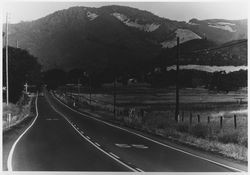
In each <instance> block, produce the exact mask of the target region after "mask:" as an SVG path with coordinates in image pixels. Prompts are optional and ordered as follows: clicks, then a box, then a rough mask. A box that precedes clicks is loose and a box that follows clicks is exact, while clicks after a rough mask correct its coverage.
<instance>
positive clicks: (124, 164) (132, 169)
mask: <svg viewBox="0 0 250 175" xmlns="http://www.w3.org/2000/svg"><path fill="white" fill-rule="evenodd" d="M47 101H48V103H49V105H50V106H51V108H52V109H53V110H54V111H55V112H57V113H58V114H59V115H61V116H62V117H63V118H64V119H65V120H66V121H67V122H68V123H69V124H70V122H69V120H68V118H67V117H66V116H65V115H64V114H63V113H61V112H59V111H58V110H57V109H56V108H55V107H54V106H53V105H52V104H51V102H50V101H49V100H47ZM70 125H71V126H72V127H73V128H74V129H75V131H76V132H78V133H79V134H80V135H81V136H82V137H83V138H84V139H85V140H87V141H88V142H89V143H90V144H92V145H93V146H94V147H96V148H97V149H98V150H100V151H101V152H103V153H104V154H106V155H107V156H109V157H110V158H112V159H114V160H115V161H117V162H118V163H120V164H122V165H123V166H125V167H127V168H128V169H130V170H131V171H134V172H137V171H138V170H136V169H135V168H133V167H130V166H129V165H127V164H126V163H124V162H122V161H120V160H119V159H117V158H116V157H114V156H111V155H110V154H109V153H108V152H107V151H105V150H103V149H101V148H100V147H98V146H97V145H95V144H94V143H93V142H92V141H91V140H89V139H87V138H86V137H85V136H84V135H83V134H82V133H81V132H80V131H78V130H77V129H76V128H75V127H74V125H73V124H70Z"/></svg>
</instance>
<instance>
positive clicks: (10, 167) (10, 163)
mask: <svg viewBox="0 0 250 175" xmlns="http://www.w3.org/2000/svg"><path fill="white" fill-rule="evenodd" d="M37 100H38V92H37V95H36V102H35V106H36V117H35V119H34V120H33V121H32V123H31V124H30V126H29V127H28V128H26V130H25V131H24V132H23V133H22V134H21V135H20V136H19V137H18V138H17V140H16V141H15V142H14V144H13V145H12V147H11V150H10V152H9V155H8V159H7V169H8V171H13V167H12V159H13V154H14V151H15V148H16V145H17V143H18V142H19V141H20V139H21V138H22V137H23V136H24V134H25V133H26V132H27V131H28V130H29V129H30V128H31V127H32V126H33V125H34V123H35V121H36V120H37V117H38V115H39V113H38V108H37Z"/></svg>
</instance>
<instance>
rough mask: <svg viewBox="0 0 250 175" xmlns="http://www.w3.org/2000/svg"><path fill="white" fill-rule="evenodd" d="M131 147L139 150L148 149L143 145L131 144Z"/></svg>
mask: <svg viewBox="0 0 250 175" xmlns="http://www.w3.org/2000/svg"><path fill="white" fill-rule="evenodd" d="M132 146H133V147H135V148H140V149H147V148H148V146H145V145H137V144H132Z"/></svg>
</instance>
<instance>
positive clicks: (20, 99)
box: [2, 46, 41, 131]
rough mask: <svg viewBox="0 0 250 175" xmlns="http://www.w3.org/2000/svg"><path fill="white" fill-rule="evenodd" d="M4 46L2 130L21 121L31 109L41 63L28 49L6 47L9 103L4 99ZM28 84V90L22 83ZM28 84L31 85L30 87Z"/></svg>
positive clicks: (4, 64) (4, 56) (38, 81)
mask: <svg viewBox="0 0 250 175" xmlns="http://www.w3.org/2000/svg"><path fill="white" fill-rule="evenodd" d="M5 52H6V48H3V86H4V87H5V88H3V89H4V90H3V103H2V107H3V113H2V125H3V131H6V130H8V129H9V128H11V127H12V126H14V125H16V124H18V123H20V122H21V121H23V120H24V119H25V118H26V117H27V116H28V115H29V114H30V111H31V106H33V103H34V99H35V96H34V94H33V95H32V94H30V92H36V91H37V90H38V87H39V86H40V84H41V72H40V71H41V65H40V64H39V63H38V62H37V58H35V57H34V56H32V55H31V54H30V53H29V52H28V51H26V50H23V49H20V48H14V47H10V46H9V47H8V56H9V57H8V71H9V74H8V78H9V79H8V80H9V84H8V85H9V86H8V89H9V104H8V106H7V100H6V54H5ZM26 83H27V84H28V86H29V87H28V92H27V93H26V92H25V88H24V85H25V84H26ZM30 85H31V86H32V87H30Z"/></svg>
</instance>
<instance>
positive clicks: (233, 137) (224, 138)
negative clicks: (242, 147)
mask: <svg viewBox="0 0 250 175" xmlns="http://www.w3.org/2000/svg"><path fill="white" fill-rule="evenodd" d="M218 141H220V142H222V143H236V144H237V143H239V134H238V133H237V132H233V133H227V134H221V135H219V136H218Z"/></svg>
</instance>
